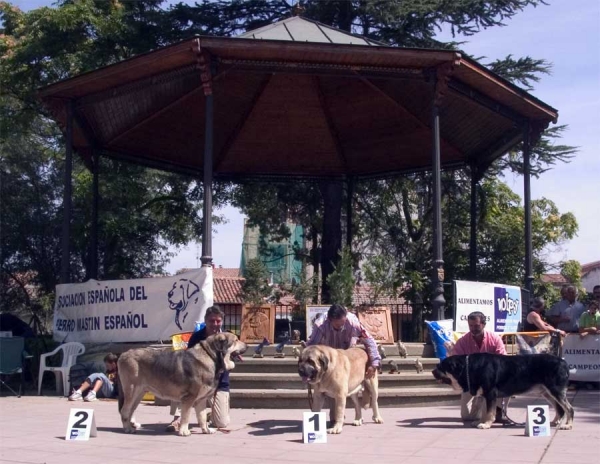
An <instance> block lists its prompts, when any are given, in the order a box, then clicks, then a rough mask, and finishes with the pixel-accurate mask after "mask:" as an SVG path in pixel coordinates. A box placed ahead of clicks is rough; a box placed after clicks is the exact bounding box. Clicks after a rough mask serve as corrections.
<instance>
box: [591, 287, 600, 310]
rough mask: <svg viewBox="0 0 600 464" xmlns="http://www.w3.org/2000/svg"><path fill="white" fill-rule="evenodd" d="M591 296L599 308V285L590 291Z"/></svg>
mask: <svg viewBox="0 0 600 464" xmlns="http://www.w3.org/2000/svg"><path fill="white" fill-rule="evenodd" d="M592 296H593V298H594V300H595V301H596V303H598V305H599V306H600V285H595V286H594V288H593V290H592Z"/></svg>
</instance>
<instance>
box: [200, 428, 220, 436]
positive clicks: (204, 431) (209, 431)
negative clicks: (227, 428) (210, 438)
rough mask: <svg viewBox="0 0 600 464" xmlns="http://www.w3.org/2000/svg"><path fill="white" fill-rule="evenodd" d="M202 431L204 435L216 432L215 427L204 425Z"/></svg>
mask: <svg viewBox="0 0 600 464" xmlns="http://www.w3.org/2000/svg"><path fill="white" fill-rule="evenodd" d="M202 433H203V434H205V435H210V434H212V433H217V429H213V428H212V427H206V428H205V429H202Z"/></svg>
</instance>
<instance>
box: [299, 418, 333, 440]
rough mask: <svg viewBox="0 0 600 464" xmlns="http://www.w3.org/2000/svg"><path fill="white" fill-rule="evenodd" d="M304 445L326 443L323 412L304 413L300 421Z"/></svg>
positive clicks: (325, 421) (325, 420)
mask: <svg viewBox="0 0 600 464" xmlns="http://www.w3.org/2000/svg"><path fill="white" fill-rule="evenodd" d="M302 441H303V442H304V443H327V418H326V416H325V413H324V412H305V413H304V418H303V420H302Z"/></svg>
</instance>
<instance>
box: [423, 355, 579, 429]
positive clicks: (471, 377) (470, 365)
mask: <svg viewBox="0 0 600 464" xmlns="http://www.w3.org/2000/svg"><path fill="white" fill-rule="evenodd" d="M433 376H434V377H435V378H436V379H437V380H438V381H441V382H443V383H446V384H448V385H451V386H452V387H453V388H454V389H455V390H459V391H462V392H468V393H470V394H471V395H473V396H482V397H484V398H485V402H486V409H485V411H484V412H485V413H484V415H483V418H482V422H481V423H479V424H478V425H477V427H478V428H480V429H489V428H490V426H491V425H492V422H493V421H494V413H495V410H496V399H497V398H505V397H510V396H512V395H518V394H521V393H526V392H528V391H530V390H532V389H534V388H535V387H539V388H540V389H541V392H542V395H543V396H544V398H546V399H547V400H548V401H549V402H550V404H551V405H552V406H553V407H554V409H555V411H556V416H555V417H554V420H553V421H552V425H559V424H560V423H561V422H562V419H563V417H564V416H565V414H566V416H567V420H566V422H565V423H564V424H561V425H560V428H561V429H565V430H570V429H572V428H573V407H572V406H571V404H570V403H569V401H568V400H567V386H568V384H569V367H568V365H567V363H566V362H565V361H564V360H563V359H560V358H558V357H556V356H552V355H549V354H535V355H526V356H503V355H499V354H489V353H478V354H471V355H467V356H464V355H462V356H450V357H448V358H446V359H444V360H443V361H442V362H441V363H439V364H438V365H437V367H436V368H435V369H434V370H433Z"/></svg>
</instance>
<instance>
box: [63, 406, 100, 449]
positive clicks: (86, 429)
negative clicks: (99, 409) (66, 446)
mask: <svg viewBox="0 0 600 464" xmlns="http://www.w3.org/2000/svg"><path fill="white" fill-rule="evenodd" d="M97 435H98V432H97V430H96V418H95V417H94V410H93V409H77V408H71V412H70V413H69V422H68V423H67V433H66V434H65V440H66V441H74V440H79V441H84V440H89V439H90V437H95V436H97Z"/></svg>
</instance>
